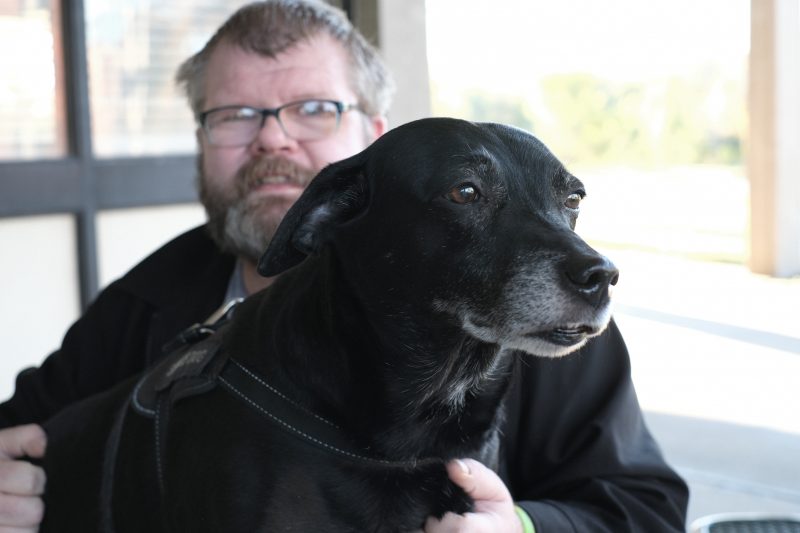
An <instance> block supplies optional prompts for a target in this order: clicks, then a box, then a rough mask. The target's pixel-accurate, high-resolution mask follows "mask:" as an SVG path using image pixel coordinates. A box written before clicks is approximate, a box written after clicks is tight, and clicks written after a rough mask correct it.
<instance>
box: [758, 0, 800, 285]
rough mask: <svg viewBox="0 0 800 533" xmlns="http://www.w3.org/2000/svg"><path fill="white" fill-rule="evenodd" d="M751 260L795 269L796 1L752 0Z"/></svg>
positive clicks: (799, 121) (799, 159)
mask: <svg viewBox="0 0 800 533" xmlns="http://www.w3.org/2000/svg"><path fill="white" fill-rule="evenodd" d="M750 34H751V48H750V75H749V78H750V82H749V85H750V92H749V106H750V109H749V111H750V113H749V114H750V132H749V139H748V145H747V173H748V177H749V179H750V190H751V208H750V209H751V236H750V265H749V266H750V268H751V270H753V271H754V272H758V273H761V274H768V275H772V276H779V277H788V276H793V275H800V2H798V1H797V0H751V31H750Z"/></svg>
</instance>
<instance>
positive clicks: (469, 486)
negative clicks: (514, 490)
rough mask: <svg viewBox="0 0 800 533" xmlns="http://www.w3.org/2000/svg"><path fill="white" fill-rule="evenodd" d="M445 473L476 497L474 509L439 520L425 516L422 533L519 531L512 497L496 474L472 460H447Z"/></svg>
mask: <svg viewBox="0 0 800 533" xmlns="http://www.w3.org/2000/svg"><path fill="white" fill-rule="evenodd" d="M447 473H448V475H449V476H450V479H451V480H453V483H455V484H456V485H458V486H459V487H461V488H462V489H464V491H465V492H466V493H467V494H469V495H470V496H472V499H473V500H475V511H474V512H471V513H466V514H464V515H457V514H454V513H447V514H446V515H444V516H443V517H442V519H441V520H437V519H435V518H428V520H427V521H426V522H425V533H451V532H453V533H454V532H461V533H484V532H485V533H496V532H497V531H503V532H504V533H505V532H507V533H522V523H521V522H520V520H519V517H517V514H516V512H515V511H514V500H513V499H512V498H511V494H510V493H509V492H508V489H507V488H506V486H505V484H504V483H503V481H502V480H501V479H500V478H499V477H498V476H497V474H495V473H494V472H492V471H491V470H489V469H488V468H486V467H485V466H484V465H482V464H481V463H479V462H478V461H475V460H473V459H464V460H455V461H452V462H450V463H448V465H447Z"/></svg>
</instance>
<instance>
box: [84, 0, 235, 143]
mask: <svg viewBox="0 0 800 533" xmlns="http://www.w3.org/2000/svg"><path fill="white" fill-rule="evenodd" d="M244 3H246V2H244V1H243V0H238V1H234V0H228V1H224V2H219V1H213V0H201V1H194V0H192V1H189V0H178V1H173V2H155V1H150V0H135V1H131V0H87V1H86V3H85V5H86V38H87V55H88V61H89V98H90V105H91V110H92V137H93V143H94V150H95V153H96V154H97V155H99V156H101V157H110V156H129V155H144V154H150V155H153V154H164V153H169V154H174V153H186V152H193V151H194V149H195V138H194V120H193V118H192V116H191V112H190V111H189V106H188V105H187V103H186V100H185V98H184V97H183V96H182V94H181V92H180V91H179V90H178V89H177V87H176V86H175V81H174V78H175V71H176V70H177V68H178V66H179V65H180V64H181V63H182V62H183V61H184V60H185V59H186V58H188V57H189V56H190V55H192V54H194V53H195V52H197V51H198V50H199V49H200V48H201V47H202V46H203V45H204V44H205V43H206V41H208V39H209V38H211V36H212V35H213V33H214V32H215V31H216V29H217V27H218V26H219V25H220V24H222V23H223V22H224V21H225V19H226V18H227V17H228V16H230V15H231V14H232V13H233V11H234V10H235V9H236V8H238V7H239V6H240V5H243V4H244Z"/></svg>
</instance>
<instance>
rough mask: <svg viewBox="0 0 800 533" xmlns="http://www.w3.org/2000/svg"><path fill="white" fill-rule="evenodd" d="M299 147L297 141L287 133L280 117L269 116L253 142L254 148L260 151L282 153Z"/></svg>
mask: <svg viewBox="0 0 800 533" xmlns="http://www.w3.org/2000/svg"><path fill="white" fill-rule="evenodd" d="M296 148H297V141H295V140H294V139H292V138H290V137H289V136H288V135H286V132H284V131H283V127H281V125H280V123H279V122H278V119H277V118H276V117H273V116H269V117H267V118H266V120H265V121H264V124H263V125H262V126H261V129H260V130H259V131H258V134H257V135H256V137H255V139H253V142H252V149H253V150H254V151H256V152H258V153H262V154H263V153H268V154H273V153H280V152H287V151H292V150H294V149H296Z"/></svg>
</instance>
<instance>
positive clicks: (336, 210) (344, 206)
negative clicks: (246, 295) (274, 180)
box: [258, 154, 368, 277]
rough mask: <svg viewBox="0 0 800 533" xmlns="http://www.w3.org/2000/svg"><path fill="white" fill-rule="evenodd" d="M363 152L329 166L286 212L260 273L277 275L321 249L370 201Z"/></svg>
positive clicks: (260, 266)
mask: <svg viewBox="0 0 800 533" xmlns="http://www.w3.org/2000/svg"><path fill="white" fill-rule="evenodd" d="M361 160H362V157H361V154H359V155H356V156H353V157H351V158H349V159H346V160H344V161H341V162H339V163H334V164H332V165H329V166H327V167H326V168H324V169H323V170H322V172H320V173H319V174H318V175H317V177H315V178H314V179H313V180H312V181H311V183H310V184H309V185H308V187H307V188H306V190H305V191H303V194H302V195H301V196H300V198H299V199H298V200H297V202H295V204H294V205H293V206H292V207H291V208H290V209H289V212H288V213H286V216H285V217H284V218H283V221H281V223H280V225H279V226H278V229H277V231H276V232H275V235H273V237H272V240H271V241H270V244H269V247H267V251H266V252H265V253H264V255H263V256H261V260H260V261H259V262H258V273H259V274H261V275H262V276H267V277H270V276H275V275H277V274H280V273H281V272H283V271H284V270H288V269H289V268H291V267H293V266H295V265H297V264H299V263H300V262H301V261H302V260H303V259H305V257H306V256H307V255H312V254H316V253H318V252H319V251H320V250H321V249H322V247H323V246H324V245H325V244H326V243H327V242H329V240H330V238H331V237H332V235H333V234H334V232H335V231H336V229H337V228H338V227H339V226H340V225H342V224H344V223H345V222H347V221H348V220H351V219H352V218H354V217H355V216H356V215H358V214H359V213H360V212H361V211H363V209H364V208H365V207H366V204H367V196H368V192H367V183H366V179H365V177H364V174H363V168H362V165H361Z"/></svg>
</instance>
